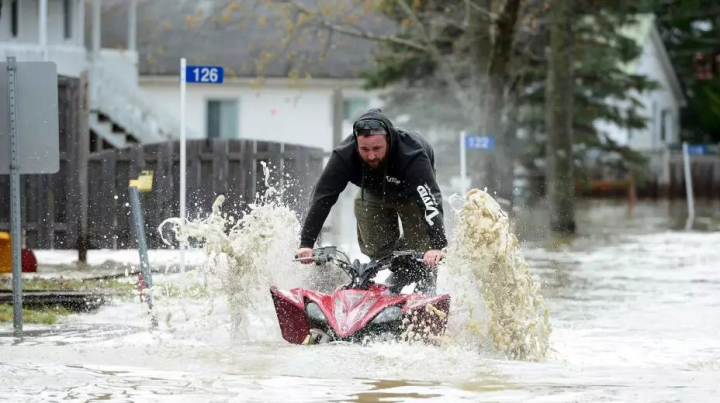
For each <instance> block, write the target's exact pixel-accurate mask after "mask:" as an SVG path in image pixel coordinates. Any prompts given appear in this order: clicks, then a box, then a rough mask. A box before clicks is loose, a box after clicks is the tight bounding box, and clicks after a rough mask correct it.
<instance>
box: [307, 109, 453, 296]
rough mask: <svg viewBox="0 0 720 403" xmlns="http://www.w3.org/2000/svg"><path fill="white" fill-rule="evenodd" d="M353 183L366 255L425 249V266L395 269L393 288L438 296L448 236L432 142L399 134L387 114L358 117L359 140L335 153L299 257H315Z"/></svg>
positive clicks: (311, 211) (318, 186)
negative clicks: (326, 227) (344, 193)
mask: <svg viewBox="0 0 720 403" xmlns="http://www.w3.org/2000/svg"><path fill="white" fill-rule="evenodd" d="M348 182H352V183H353V184H355V185H356V186H358V187H359V188H360V189H359V190H358V192H357V194H356V196H355V218H356V220H357V237H358V243H359V245H360V251H361V252H362V253H363V254H365V255H366V256H368V257H370V258H371V259H379V258H382V257H384V256H386V255H388V254H389V253H391V252H392V251H394V250H407V249H411V250H417V251H426V252H425V254H424V256H423V263H424V265H422V264H418V265H416V266H415V267H407V266H405V267H403V268H395V269H392V268H391V272H392V273H391V275H390V277H389V278H388V280H387V283H388V286H389V287H390V288H391V289H392V290H394V291H396V292H398V291H399V289H402V286H404V285H407V284H410V283H412V282H417V287H416V289H418V290H420V291H425V292H432V293H434V291H435V283H436V280H437V271H436V270H435V269H434V268H435V266H436V265H437V264H438V263H439V262H440V260H441V259H442V258H443V257H444V256H445V252H444V251H443V250H442V249H444V248H445V247H446V246H447V238H446V236H445V226H444V223H443V208H442V195H441V194H440V188H439V187H438V184H437V182H436V180H435V153H434V151H433V149H432V147H431V146H430V144H429V143H428V142H427V141H426V140H425V139H424V138H422V137H421V136H420V135H419V134H418V133H415V132H410V131H407V130H403V129H400V128H395V127H394V126H393V124H392V122H390V119H388V118H387V117H386V116H385V115H384V114H383V113H382V111H381V110H380V109H370V110H369V111H368V112H367V113H365V114H364V115H362V116H361V117H360V118H358V120H356V121H355V122H354V124H353V133H352V135H350V136H348V137H347V138H346V139H345V140H344V141H343V142H342V143H341V144H340V145H339V146H338V147H337V148H336V149H335V150H333V152H332V155H331V156H330V160H329V161H328V163H327V165H326V166H325V169H324V170H323V172H322V174H321V176H320V179H319V180H318V182H317V184H316V186H315V189H314V191H313V194H312V199H311V202H310V208H309V210H308V213H307V216H306V217H305V222H304V224H303V228H302V233H301V237H300V248H299V249H298V251H297V253H296V254H297V257H298V258H303V257H312V254H313V250H312V248H313V246H314V244H315V241H316V240H317V237H318V234H319V233H320V230H321V228H322V226H323V223H324V222H325V219H326V218H327V216H328V214H329V213H330V209H331V208H332V206H333V205H334V204H335V202H336V201H337V199H338V196H339V195H340V193H341V192H342V191H343V190H345V187H346V186H347V184H348ZM398 218H399V220H400V222H401V223H402V236H401V233H400V225H399V223H398ZM301 262H303V263H306V264H308V263H311V262H312V260H310V259H307V260H301Z"/></svg>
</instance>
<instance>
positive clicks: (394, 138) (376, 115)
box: [353, 108, 398, 165]
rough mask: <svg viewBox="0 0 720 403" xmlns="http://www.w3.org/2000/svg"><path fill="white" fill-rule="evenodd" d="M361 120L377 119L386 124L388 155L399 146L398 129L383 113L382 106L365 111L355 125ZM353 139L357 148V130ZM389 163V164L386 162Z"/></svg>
mask: <svg viewBox="0 0 720 403" xmlns="http://www.w3.org/2000/svg"><path fill="white" fill-rule="evenodd" d="M361 120H377V121H380V122H382V123H383V125H384V126H385V131H387V132H388V143H389V144H388V145H389V147H388V157H389V156H391V155H392V154H393V152H394V151H395V149H396V148H397V144H398V132H397V129H395V126H394V125H393V124H392V122H391V121H390V119H388V117H387V116H385V114H384V113H382V109H380V108H373V109H370V110H369V111H367V112H365V113H364V114H363V115H362V116H360V117H359V118H357V119H356V120H355V122H353V126H354V125H355V123H357V122H359V121H361ZM353 140H354V141H355V147H356V148H357V136H356V135H355V131H354V130H353ZM386 165H387V164H386Z"/></svg>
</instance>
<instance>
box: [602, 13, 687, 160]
mask: <svg viewBox="0 0 720 403" xmlns="http://www.w3.org/2000/svg"><path fill="white" fill-rule="evenodd" d="M621 32H622V33H623V34H624V35H625V36H627V37H628V38H631V39H633V40H635V41H636V42H637V44H638V45H640V46H641V47H642V53H641V55H640V57H639V58H637V59H636V60H634V61H633V62H631V63H629V64H627V65H626V66H622V68H624V69H625V71H627V72H628V73H632V74H639V75H644V76H647V77H648V78H649V79H651V80H654V81H656V82H657V83H658V84H659V85H660V88H659V89H658V90H655V91H652V92H646V93H643V94H640V95H639V97H638V98H639V99H640V100H641V102H642V106H643V109H642V110H640V111H639V113H640V114H641V115H644V116H645V117H646V118H647V119H648V120H649V121H648V124H647V127H646V128H645V129H643V130H630V129H626V128H619V127H617V126H615V125H614V124H611V123H608V122H604V121H603V122H600V121H599V122H596V127H597V129H599V130H601V131H604V132H606V133H607V134H608V136H609V137H610V138H611V139H613V140H615V141H616V142H618V143H619V144H620V145H626V146H629V147H631V148H634V149H636V150H640V151H646V152H653V151H658V150H661V149H663V148H665V147H666V146H667V145H670V144H673V143H677V142H678V141H679V140H680V109H681V108H683V107H685V106H686V104H687V102H686V99H685V96H684V95H683V90H682V87H681V86H680V81H679V80H678V77H677V73H676V72H675V69H674V67H673V65H672V63H671V61H670V58H669V56H668V53H667V50H666V48H665V45H664V44H663V42H662V39H661V38H660V34H659V33H658V29H657V26H656V25H655V16H654V15H653V14H648V15H642V16H641V17H640V18H639V21H638V23H637V24H633V25H632V26H628V27H625V28H624V29H623V30H622V31H621Z"/></svg>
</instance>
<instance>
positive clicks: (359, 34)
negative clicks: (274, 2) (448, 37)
mask: <svg viewBox="0 0 720 403" xmlns="http://www.w3.org/2000/svg"><path fill="white" fill-rule="evenodd" d="M278 2H279V3H286V4H289V5H291V6H292V7H295V8H296V9H297V10H299V11H300V12H301V13H305V14H307V15H308V16H309V17H310V18H313V19H314V20H315V21H317V22H318V23H319V24H320V25H321V26H322V27H324V28H327V29H330V30H332V31H335V32H339V33H341V34H346V35H349V36H354V37H356V38H363V39H369V40H371V41H375V42H390V43H394V44H397V45H404V46H407V47H410V48H413V49H416V50H419V51H423V52H426V51H427V48H426V47H425V46H423V45H421V44H419V43H417V42H414V41H411V40H408V39H404V38H399V37H397V36H394V35H376V34H373V33H370V32H367V31H365V30H362V29H349V28H346V27H343V26H341V25H337V24H334V23H332V22H330V21H328V20H327V19H325V18H323V17H322V16H321V15H320V12H319V11H313V10H311V9H309V8H307V7H305V6H303V5H302V4H300V3H298V2H297V1H296V0H280V1H278Z"/></svg>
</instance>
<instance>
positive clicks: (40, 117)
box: [0, 57, 60, 336]
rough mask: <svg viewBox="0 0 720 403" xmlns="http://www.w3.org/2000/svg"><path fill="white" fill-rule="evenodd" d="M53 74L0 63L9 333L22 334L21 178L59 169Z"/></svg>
mask: <svg viewBox="0 0 720 403" xmlns="http://www.w3.org/2000/svg"><path fill="white" fill-rule="evenodd" d="M57 85H58V84H57V68H56V66H55V63H53V62H19V63H18V62H17V61H16V59H15V57H8V58H7V62H6V63H0V94H4V95H5V96H2V95H0V122H3V123H5V124H4V125H3V124H0V150H2V151H0V175H6V174H10V235H11V237H12V278H13V281H12V282H13V328H14V331H15V334H16V335H18V336H19V335H20V334H22V321H23V318H22V262H21V259H22V256H21V251H22V235H21V234H22V215H21V206H20V200H21V197H20V192H21V188H20V175H21V174H52V173H56V172H58V171H59V169H60V137H59V133H60V128H59V119H58V89H57Z"/></svg>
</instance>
